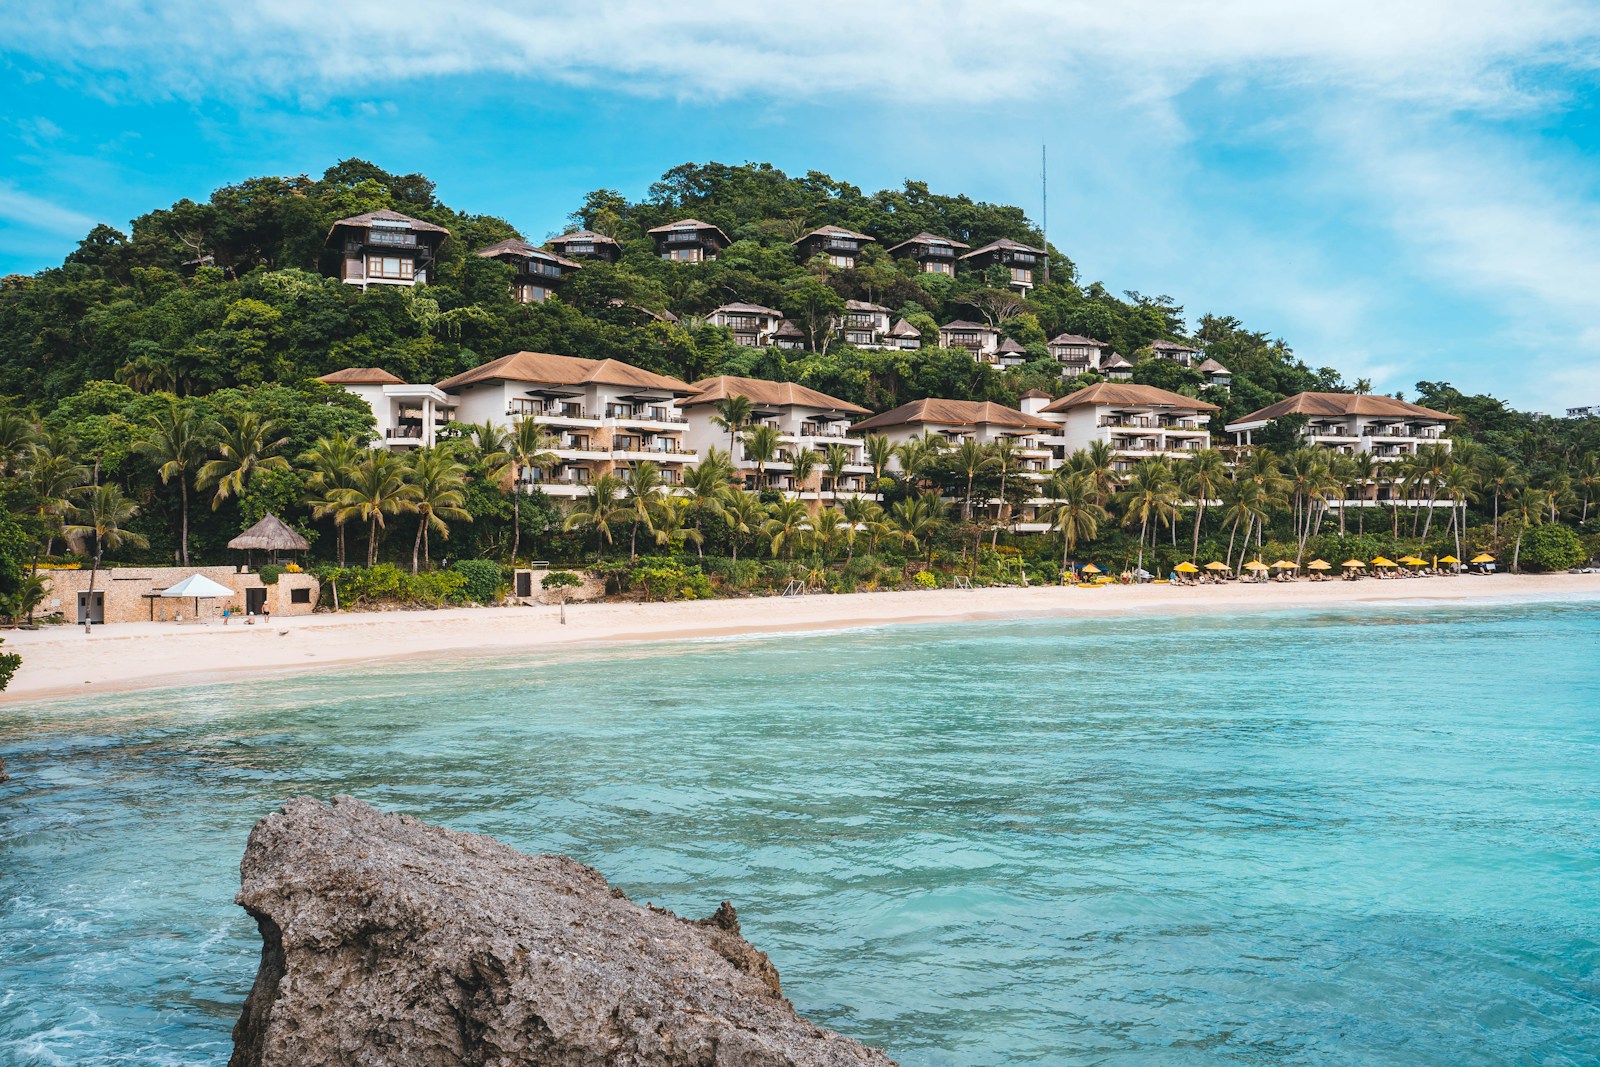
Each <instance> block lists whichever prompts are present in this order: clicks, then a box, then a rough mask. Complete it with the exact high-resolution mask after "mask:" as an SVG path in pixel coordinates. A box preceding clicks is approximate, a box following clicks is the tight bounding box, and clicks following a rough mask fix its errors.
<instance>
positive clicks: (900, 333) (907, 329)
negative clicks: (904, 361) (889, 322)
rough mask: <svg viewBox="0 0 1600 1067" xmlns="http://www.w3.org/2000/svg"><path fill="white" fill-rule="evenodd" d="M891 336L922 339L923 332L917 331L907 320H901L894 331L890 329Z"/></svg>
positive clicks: (895, 325)
mask: <svg viewBox="0 0 1600 1067" xmlns="http://www.w3.org/2000/svg"><path fill="white" fill-rule="evenodd" d="M889 336H890V337H921V336H922V331H921V330H919V329H917V328H916V327H915V326H913V325H911V324H910V323H909V322H907V321H906V320H905V319H901V320H899V321H898V322H896V323H895V324H894V327H893V328H892V329H890V331H889Z"/></svg>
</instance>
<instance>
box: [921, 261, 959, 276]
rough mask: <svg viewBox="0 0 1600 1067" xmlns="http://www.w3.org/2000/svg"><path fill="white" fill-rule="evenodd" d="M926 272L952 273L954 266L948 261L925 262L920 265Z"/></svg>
mask: <svg viewBox="0 0 1600 1067" xmlns="http://www.w3.org/2000/svg"><path fill="white" fill-rule="evenodd" d="M922 270H923V272H924V273H926V274H954V273H955V268H954V267H953V266H952V265H951V264H949V263H937V262H932V261H930V262H927V263H924V264H923V265H922Z"/></svg>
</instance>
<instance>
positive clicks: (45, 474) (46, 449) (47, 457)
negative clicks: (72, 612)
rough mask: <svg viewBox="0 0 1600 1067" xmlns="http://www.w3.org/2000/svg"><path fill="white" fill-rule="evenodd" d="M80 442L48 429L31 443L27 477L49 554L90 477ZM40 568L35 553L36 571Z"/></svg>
mask: <svg viewBox="0 0 1600 1067" xmlns="http://www.w3.org/2000/svg"><path fill="white" fill-rule="evenodd" d="M76 451H77V445H76V443H75V442H74V441H73V440H72V439H71V438H69V437H67V436H65V435H64V434H59V433H52V432H50V431H45V432H44V433H41V434H40V435H39V436H38V437H37V438H36V439H35V440H34V441H33V443H32V444H31V445H30V446H29V448H28V457H27V463H26V466H25V467H24V468H23V469H22V475H23V480H24V482H25V483H26V484H27V486H28V489H29V490H30V491H31V492H32V494H33V498H34V500H35V501H36V502H37V503H36V509H37V510H36V514H37V515H38V516H39V521H40V524H41V525H42V526H43V527H44V530H45V541H44V546H43V547H44V554H45V555H46V556H48V555H49V554H50V549H51V547H52V545H53V544H54V542H55V534H56V533H57V532H58V531H59V530H60V529H61V525H62V523H63V522H64V521H65V516H66V515H67V513H68V512H69V511H71V510H72V508H73V503H72V498H73V497H74V496H75V495H76V493H77V490H78V489H80V488H81V487H82V486H83V484H84V483H85V482H87V481H88V480H89V468H88V467H86V466H84V465H83V464H82V463H80V462H79V461H78V458H77V456H76V454H75V453H76ZM38 571H39V558H38V556H37V555H35V556H34V560H33V573H35V574H37V573H38Z"/></svg>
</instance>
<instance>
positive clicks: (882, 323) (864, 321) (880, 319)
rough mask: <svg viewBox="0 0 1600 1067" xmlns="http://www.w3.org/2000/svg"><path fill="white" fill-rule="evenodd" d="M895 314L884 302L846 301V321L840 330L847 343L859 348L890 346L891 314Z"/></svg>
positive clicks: (840, 326)
mask: <svg viewBox="0 0 1600 1067" xmlns="http://www.w3.org/2000/svg"><path fill="white" fill-rule="evenodd" d="M891 314H893V313H892V312H891V311H890V310H889V309H888V308H886V307H884V306H883V305H882V304H869V303H868V302H867V301H865V300H846V301H845V302H844V321H843V322H842V323H841V324H840V325H839V332H840V333H841V334H842V335H843V336H844V339H845V341H846V343H848V344H852V345H855V346H856V347H857V348H888V347H890V341H889V329H890V326H889V322H890V320H889V316H890V315H891ZM918 336H919V338H920V336H921V335H920V334H919V335H918Z"/></svg>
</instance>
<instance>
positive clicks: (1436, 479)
mask: <svg viewBox="0 0 1600 1067" xmlns="http://www.w3.org/2000/svg"><path fill="white" fill-rule="evenodd" d="M1450 464H1451V460H1450V449H1449V448H1448V447H1446V446H1445V445H1443V444H1426V445H1421V446H1419V447H1418V448H1417V455H1416V461H1415V467H1414V469H1415V471H1416V473H1417V475H1418V476H1419V477H1420V478H1421V479H1423V480H1424V481H1425V482H1426V484H1427V486H1428V517H1427V519H1426V520H1425V521H1424V522H1423V524H1422V539H1423V540H1424V541H1426V540H1427V539H1428V531H1429V530H1430V529H1431V528H1432V527H1433V505H1434V502H1435V501H1437V500H1438V499H1439V492H1440V490H1442V489H1443V488H1444V484H1445V481H1444V479H1445V472H1446V471H1448V470H1449V469H1450Z"/></svg>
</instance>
